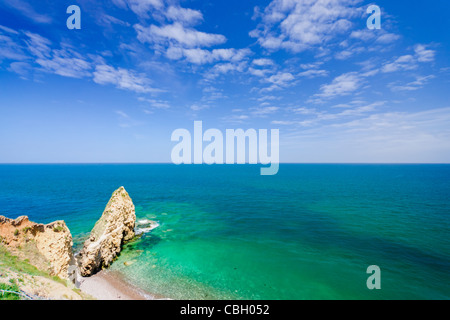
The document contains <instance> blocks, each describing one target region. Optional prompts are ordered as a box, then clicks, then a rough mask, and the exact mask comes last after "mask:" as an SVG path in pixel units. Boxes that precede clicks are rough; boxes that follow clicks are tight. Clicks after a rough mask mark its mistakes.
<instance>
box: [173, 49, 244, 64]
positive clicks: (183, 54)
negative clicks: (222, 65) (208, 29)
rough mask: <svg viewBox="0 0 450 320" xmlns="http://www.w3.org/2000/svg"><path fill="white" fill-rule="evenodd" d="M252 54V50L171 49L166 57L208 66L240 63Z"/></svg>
mask: <svg viewBox="0 0 450 320" xmlns="http://www.w3.org/2000/svg"><path fill="white" fill-rule="evenodd" d="M250 54H251V51H250V49H239V50H238V49H234V48H231V49H214V50H211V51H210V50H205V49H200V48H195V49H185V48H180V47H169V48H168V49H167V52H166V56H167V57H168V58H169V59H172V60H180V59H182V58H185V59H186V60H187V61H188V62H191V63H194V64H206V63H213V62H217V61H230V62H239V61H241V60H243V59H245V58H246V57H247V56H249V55H250Z"/></svg>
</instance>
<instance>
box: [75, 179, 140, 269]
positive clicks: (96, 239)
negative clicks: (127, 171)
mask: <svg viewBox="0 0 450 320" xmlns="http://www.w3.org/2000/svg"><path fill="white" fill-rule="evenodd" d="M135 223H136V214H135V209H134V204H133V201H132V200H131V198H130V196H129V195H128V193H127V192H126V190H125V189H124V187H120V188H119V189H117V190H116V191H114V193H113V194H112V197H111V199H110V200H109V202H108V204H107V205H106V208H105V211H104V212H103V215H102V216H101V218H100V219H99V220H98V221H97V223H96V224H95V226H94V228H93V229H92V231H91V234H90V237H89V239H88V240H86V242H85V243H84V246H83V249H82V250H81V251H80V253H79V254H78V256H77V262H78V266H79V271H80V274H81V275H82V276H83V277H86V276H91V275H93V274H94V273H96V272H97V271H99V270H101V269H102V268H105V267H108V266H109V265H110V264H111V263H112V262H113V261H114V259H115V258H116V256H117V255H118V254H119V253H120V251H121V249H122V245H123V243H124V242H125V241H128V240H131V239H132V238H133V237H134V227H135Z"/></svg>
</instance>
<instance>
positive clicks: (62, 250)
mask: <svg viewBox="0 0 450 320" xmlns="http://www.w3.org/2000/svg"><path fill="white" fill-rule="evenodd" d="M0 244H3V245H4V246H5V247H6V248H7V249H8V251H10V252H11V253H12V254H14V255H17V256H19V257H21V258H23V259H28V260H29V262H30V263H31V264H33V265H34V266H35V267H37V268H38V269H40V270H46V271H48V272H49V273H50V274H52V275H57V276H59V277H60V278H62V279H69V278H71V277H72V275H69V272H72V271H71V270H73V268H71V266H72V265H74V262H75V261H74V259H73V253H72V235H71V234H70V231H69V228H67V226H66V224H65V223H64V221H55V222H52V223H49V224H40V223H35V222H32V221H30V220H29V219H28V217H27V216H21V217H18V218H17V219H14V220H13V219H9V218H6V217H4V216H0Z"/></svg>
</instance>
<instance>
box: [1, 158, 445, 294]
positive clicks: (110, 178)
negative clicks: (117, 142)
mask: <svg viewBox="0 0 450 320" xmlns="http://www.w3.org/2000/svg"><path fill="white" fill-rule="evenodd" d="M259 168H260V166H250V165H240V166H238V165H228V166H227V165H223V166H206V165H199V166H195V165H192V166H175V165H169V164H167V165H163V164H159V165H158V164H155V165H0V184H1V186H2V192H1V193H0V214H3V215H6V216H9V217H12V218H14V217H17V216H19V215H28V216H29V217H30V219H31V220H34V221H39V222H50V221H53V220H57V219H63V220H65V221H66V223H67V224H68V226H69V228H70V230H71V231H72V234H73V236H74V240H75V245H76V246H78V245H79V244H80V243H81V242H82V241H83V239H84V238H85V237H86V234H87V233H88V232H89V231H90V230H91V228H92V227H93V225H94V223H95V221H96V220H97V219H98V218H99V216H100V215H101V213H102V212H103V209H104V207H105V205H106V203H107V201H108V199H109V197H110V196H111V193H112V192H113V191H114V190H115V189H116V188H118V187H119V186H122V185H123V186H124V187H125V188H126V189H127V191H128V192H129V194H130V196H131V197H132V199H133V202H134V203H135V205H136V215H137V219H138V220H142V219H151V220H155V221H158V222H159V224H160V226H159V227H158V228H156V229H154V230H153V231H152V232H150V233H146V234H144V235H143V236H142V237H141V238H140V239H139V240H137V241H135V242H133V243H130V244H128V245H126V246H125V248H124V250H123V252H122V254H121V255H120V258H119V259H118V260H117V261H116V262H115V263H114V264H113V266H112V269H114V270H117V271H120V272H122V273H123V274H124V275H125V277H126V278H127V279H128V280H129V281H130V282H132V283H134V284H135V285H138V286H140V287H142V288H144V289H146V290H148V291H149V292H152V293H156V294H159V295H162V296H166V297H170V298H174V299H177V298H181V299H217V298H218V299H223V298H231V299H449V298H450V289H449V283H450V275H449V272H448V270H449V269H450V268H449V267H450V219H449V218H450V165H293V164H292V165H291V164H282V165H280V171H279V173H278V174H277V175H276V176H260V175H259ZM124 262H128V263H127V264H128V266H126V265H125V264H124ZM130 263H131V264H130ZM369 265H378V266H379V267H380V268H381V286H382V289H381V290H373V291H371V290H368V289H367V287H366V280H367V277H368V276H369V275H368V274H366V269H367V267H368V266H369Z"/></svg>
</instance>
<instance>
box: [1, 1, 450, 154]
mask: <svg viewBox="0 0 450 320" xmlns="http://www.w3.org/2000/svg"><path fill="white" fill-rule="evenodd" d="M372 4H375V5H378V6H379V7H380V8H381V29H369V28H368V27H367V23H366V22H367V19H368V18H369V16H370V14H368V13H367V12H366V10H367V8H368V7H369V6H370V5H372ZM70 5H77V6H79V7H80V11H81V29H69V28H68V27H67V24H66V21H67V19H68V18H69V16H70V15H71V14H68V13H66V10H67V7H69V6H70ZM449 12H450V2H449V1H444V0H441V1H439V0H431V1H427V2H425V1H416V0H413V1H404V0H399V1H386V0H380V1H362V0H361V1H360V0H315V1H314V0H272V1H270V0H258V1H256V0H245V1H242V0H240V1H236V0H215V1H200V0H185V1H178V0H110V1H85V0H71V1H61V0H58V1H56V0H55V1H48V0H42V1H39V2H36V1H25V0H0V163H80V162H81V163H91V162H94V163H99V162H102V163H103V162H127V163H134V162H140V163H151V162H170V161H171V158H170V155H171V150H172V148H173V147H174V146H175V144H176V143H175V142H172V141H171V134H172V132H173V131H174V130H176V129H178V128H185V129H188V130H190V131H191V132H193V125H194V121H203V128H204V130H206V129H208V128H217V129H219V130H223V131H224V132H225V130H226V129H238V128H242V129H244V130H246V129H250V128H254V129H279V132H280V162H291V163H312V162H313V163H315V162H318V163H449V162H450V92H449V91H450V81H449V80H450V35H449V32H448V30H450V19H449V18H448V13H449Z"/></svg>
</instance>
